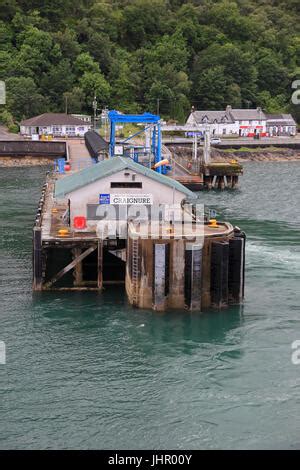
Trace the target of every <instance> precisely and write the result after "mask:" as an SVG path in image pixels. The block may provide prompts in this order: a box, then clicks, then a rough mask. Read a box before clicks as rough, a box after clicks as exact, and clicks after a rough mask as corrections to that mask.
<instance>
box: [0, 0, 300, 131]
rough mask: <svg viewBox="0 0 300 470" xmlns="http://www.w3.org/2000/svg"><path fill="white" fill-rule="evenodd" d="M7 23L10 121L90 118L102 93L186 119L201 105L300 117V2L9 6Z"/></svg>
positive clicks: (23, 0)
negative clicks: (298, 88) (69, 115)
mask: <svg viewBox="0 0 300 470" xmlns="http://www.w3.org/2000/svg"><path fill="white" fill-rule="evenodd" d="M0 20H1V21H0V79H1V80H5V81H6V86H7V93H8V97H7V106H6V107H5V108H4V107H3V106H2V107H1V108H0V113H1V116H2V118H1V119H2V121H5V122H7V123H11V122H12V116H13V119H15V120H17V121H18V120H20V119H21V118H23V117H28V116H32V115H35V114H39V113H42V112H45V111H64V109H65V104H66V102H67V103H68V111H69V112H73V113H75V112H76V113H79V112H88V113H91V112H92V109H91V104H92V99H93V95H94V92H95V93H96V95H97V98H98V102H99V105H100V106H102V105H107V106H109V107H110V108H117V109H119V110H123V111H127V112H128V111H131V112H137V111H144V110H148V111H154V112H155V111H156V109H157V106H158V104H159V110H160V113H161V115H162V116H164V117H171V118H175V119H178V120H179V121H180V120H183V119H184V117H185V116H186V114H187V112H188V111H189V109H190V106H191V105H192V104H194V105H195V106H196V107H197V108H202V109H206V108H207V109H214V108H224V107H225V106H226V105H227V104H231V105H232V106H235V107H252V106H257V105H260V106H262V107H263V108H264V109H266V110H268V111H270V112H277V111H283V110H286V111H288V110H292V111H294V114H295V112H296V111H297V107H296V106H294V109H292V107H291V104H290V103H291V95H292V89H291V83H292V81H293V80H295V79H297V78H298V79H299V78H300V69H299V67H300V35H299V24H300V21H299V20H300V2H299V0H220V1H218V0H190V1H183V0H103V1H101V0H0ZM158 100H159V102H158ZM298 107H299V106H298Z"/></svg>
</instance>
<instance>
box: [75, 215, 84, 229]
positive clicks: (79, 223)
mask: <svg viewBox="0 0 300 470" xmlns="http://www.w3.org/2000/svg"><path fill="white" fill-rule="evenodd" d="M73 225H74V228H76V229H77V230H83V229H85V228H86V217H83V216H81V215H80V216H77V217H74V222H73Z"/></svg>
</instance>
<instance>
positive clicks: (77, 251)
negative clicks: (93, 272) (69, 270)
mask: <svg viewBox="0 0 300 470" xmlns="http://www.w3.org/2000/svg"><path fill="white" fill-rule="evenodd" d="M81 252H82V250H81V248H74V249H73V250H72V254H73V259H76V258H78V256H80V255H81ZM73 276H74V287H80V286H82V279H83V276H82V262H81V261H80V262H79V263H77V264H76V265H75V267H74V271H73Z"/></svg>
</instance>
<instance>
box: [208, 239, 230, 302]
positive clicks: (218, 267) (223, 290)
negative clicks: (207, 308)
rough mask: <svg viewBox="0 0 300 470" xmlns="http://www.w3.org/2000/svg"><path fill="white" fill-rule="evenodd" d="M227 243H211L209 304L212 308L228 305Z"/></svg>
mask: <svg viewBox="0 0 300 470" xmlns="http://www.w3.org/2000/svg"><path fill="white" fill-rule="evenodd" d="M228 259H229V243H228V242H225V241H224V242H223V241H222V242H213V243H212V249H211V302H212V305H213V306H214V307H217V308H222V307H226V306H227V305H228Z"/></svg>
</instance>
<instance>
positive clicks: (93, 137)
mask: <svg viewBox="0 0 300 470" xmlns="http://www.w3.org/2000/svg"><path fill="white" fill-rule="evenodd" d="M84 139H85V144H86V146H87V148H88V150H89V152H90V154H91V155H92V157H95V156H97V155H98V154H99V152H101V151H103V150H104V151H105V150H108V147H109V144H108V142H107V141H106V140H105V139H103V137H101V135H100V134H98V133H97V132H95V131H87V132H86V133H85V134H84Z"/></svg>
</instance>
